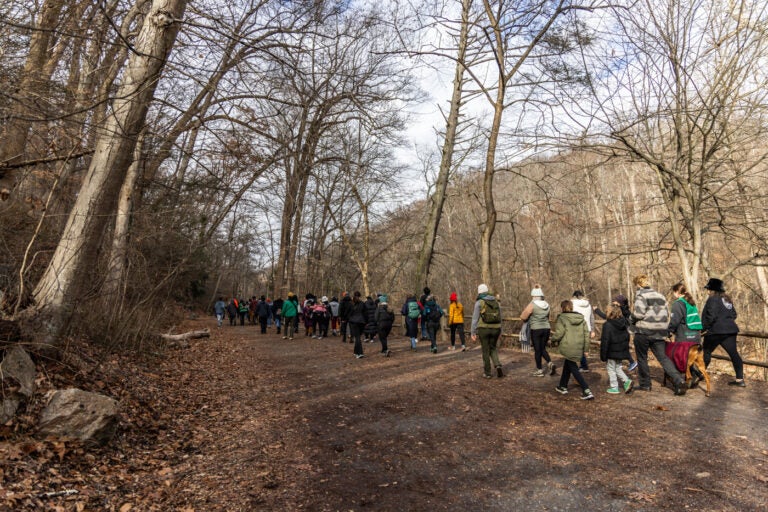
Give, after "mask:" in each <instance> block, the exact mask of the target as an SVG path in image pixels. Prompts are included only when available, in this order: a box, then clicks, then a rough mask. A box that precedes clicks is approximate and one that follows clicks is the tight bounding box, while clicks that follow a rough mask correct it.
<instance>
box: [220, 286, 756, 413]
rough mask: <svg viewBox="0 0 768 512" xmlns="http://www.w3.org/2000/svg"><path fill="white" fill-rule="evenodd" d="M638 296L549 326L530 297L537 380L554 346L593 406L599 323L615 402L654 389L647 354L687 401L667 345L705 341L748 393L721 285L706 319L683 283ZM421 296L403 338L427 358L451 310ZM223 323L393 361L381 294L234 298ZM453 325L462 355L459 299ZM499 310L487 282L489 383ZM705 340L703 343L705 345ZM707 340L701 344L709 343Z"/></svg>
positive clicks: (572, 305) (389, 312)
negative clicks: (372, 348)
mask: <svg viewBox="0 0 768 512" xmlns="http://www.w3.org/2000/svg"><path fill="white" fill-rule="evenodd" d="M633 283H634V285H635V288H636V294H635V297H634V303H633V305H632V306H631V307H630V304H629V300H628V299H627V298H626V297H625V296H623V295H621V294H618V295H616V296H614V297H613V300H612V302H611V304H610V305H609V306H608V307H607V308H606V311H602V310H600V309H599V308H597V307H593V306H592V305H591V304H590V303H589V300H588V299H587V298H586V297H585V296H584V294H583V292H581V291H580V290H576V291H575V292H574V293H573V296H572V297H571V298H570V299H568V300H563V301H562V302H561V303H560V313H559V314H558V315H557V317H556V319H555V321H554V328H553V326H552V324H551V322H550V318H551V317H552V311H551V307H550V305H549V303H548V302H547V301H546V300H545V298H544V291H543V290H542V287H541V286H539V285H536V286H534V288H533V289H532V290H531V294H530V295H531V302H530V303H528V304H527V305H526V307H525V308H524V309H523V311H522V312H521V314H520V318H521V320H522V321H523V322H524V323H523V329H522V330H521V340H527V341H528V342H529V343H530V344H531V345H532V346H533V350H534V364H535V369H534V371H533V376H534V377H544V376H546V375H549V376H555V375H556V374H557V366H556V364H555V362H554V361H553V360H552V357H551V356H550V355H549V352H548V351H547V347H548V346H553V347H557V350H558V352H559V353H560V355H561V356H562V357H563V363H562V371H561V374H560V379H559V383H558V385H557V386H556V387H555V389H556V391H557V392H558V393H561V394H567V393H568V383H569V381H570V379H571V377H573V378H574V379H575V380H576V381H577V382H578V384H579V385H580V386H581V389H582V392H581V398H582V399H584V400H591V399H594V397H595V395H594V393H593V392H592V390H591V389H590V388H589V386H588V384H587V382H586V380H585V378H584V376H583V374H584V373H586V372H589V371H590V369H589V366H588V364H587V354H588V353H589V346H590V341H591V340H592V339H594V338H596V336H597V331H596V328H595V327H596V325H595V315H597V316H599V317H601V318H603V319H604V320H605V323H604V324H603V327H602V331H601V334H600V360H601V361H602V362H604V363H605V364H606V372H607V374H608V381H609V382H608V386H609V387H608V388H607V389H606V392H607V393H609V394H620V393H622V392H623V393H626V394H629V393H632V392H633V391H634V390H640V391H650V390H651V386H652V382H651V373H650V368H649V365H648V354H649V352H650V353H652V354H653V355H654V357H656V359H657V361H658V362H659V363H660V364H661V366H662V368H663V370H664V372H665V374H666V375H668V376H669V377H670V378H671V380H672V383H673V386H674V393H675V395H684V394H685V393H686V390H687V389H688V388H689V386H690V387H694V386H696V385H697V384H698V379H699V377H700V376H701V373H700V372H699V371H698V369H696V368H694V369H693V374H694V378H693V379H692V381H691V382H686V380H685V375H684V370H683V371H682V372H681V371H680V370H679V369H678V368H677V367H676V365H675V363H674V362H673V361H672V359H670V357H668V356H667V353H666V348H667V344H668V343H676V342H682V341H686V342H696V343H702V347H703V352H704V361H705V364H706V365H707V366H708V365H709V363H710V361H711V358H712V352H713V351H714V350H715V349H716V348H717V347H718V346H722V347H723V349H724V350H725V351H726V352H727V353H728V355H729V356H730V359H731V362H732V364H733V368H734V372H735V377H736V378H735V379H734V380H733V381H731V382H729V385H731V386H738V387H745V386H746V384H745V382H744V369H743V362H742V359H741V357H740V355H739V353H738V350H737V346H736V335H737V333H738V332H739V328H738V325H737V324H736V317H737V314H736V309H735V307H734V305H733V301H732V300H731V298H730V297H729V296H728V295H727V294H726V293H725V288H724V286H723V282H722V281H721V280H719V279H715V278H712V279H709V281H708V282H707V284H706V285H705V286H704V288H705V289H706V290H708V292H709V297H708V298H707V301H706V303H705V305H704V308H703V309H702V311H701V315H699V312H698V309H697V307H696V303H695V301H694V298H693V296H692V295H691V294H690V293H689V292H688V290H687V289H686V287H685V285H684V284H682V283H677V284H675V285H674V286H673V287H672V288H671V290H670V292H671V297H672V298H673V301H672V303H671V305H670V304H669V303H668V301H667V298H666V297H665V296H664V295H663V294H662V293H660V292H658V291H656V290H655V289H653V288H652V287H651V284H650V280H649V279H648V276H646V275H644V274H641V275H638V276H637V277H635V278H634V280H633ZM423 292H424V293H423V294H422V295H421V297H419V298H417V297H416V295H415V294H409V295H408V296H407V297H406V299H405V302H403V304H402V306H401V307H400V309H399V313H400V314H401V315H402V317H403V319H404V323H405V334H406V337H408V338H409V339H410V348H411V350H412V351H416V350H417V345H418V342H419V330H420V329H421V339H422V340H423V339H426V340H429V342H430V352H431V353H435V354H436V353H437V352H438V349H437V333H438V332H439V330H440V328H441V319H442V317H443V316H445V315H446V312H445V311H444V310H443V308H442V307H441V306H440V305H439V304H438V301H437V298H436V297H435V296H434V295H433V294H432V292H431V290H430V289H429V288H428V287H425V288H424V290H423ZM214 309H215V312H216V316H217V320H218V324H219V326H221V325H222V322H223V319H224V314H225V313H227V314H229V317H230V324H231V325H236V323H237V319H238V318H239V320H240V325H245V318H246V317H247V318H249V321H250V322H251V323H254V324H255V323H256V322H258V324H259V325H260V326H261V332H262V333H265V332H266V328H267V325H268V324H269V323H272V322H274V324H275V325H276V327H277V333H278V334H280V333H281V329H283V331H282V333H283V339H293V337H294V336H295V335H296V333H297V332H298V327H299V322H300V321H302V322H303V323H304V327H305V330H304V332H305V336H312V337H313V338H317V339H322V338H325V337H327V336H328V334H329V330H330V333H331V334H332V335H340V336H341V341H342V343H347V342H348V341H349V343H352V344H354V348H353V354H354V356H355V357H356V358H357V359H360V358H363V357H365V354H364V345H363V343H364V342H369V343H373V342H374V341H375V339H376V338H378V341H379V343H380V344H381V351H380V353H381V354H382V355H384V356H389V355H390V354H391V351H390V349H389V336H390V334H391V332H392V328H393V326H394V323H395V309H394V308H393V307H392V306H391V305H390V303H389V297H388V296H387V295H386V294H381V293H377V294H376V298H375V299H374V298H373V297H371V296H368V297H366V298H365V299H363V297H362V294H361V293H360V292H359V291H355V292H353V293H352V295H350V294H349V293H347V292H344V293H342V296H341V300H338V299H337V298H336V297H333V298H331V299H330V300H329V299H328V298H327V297H326V296H323V297H321V298H320V299H318V298H317V297H316V296H315V295H313V294H307V295H306V296H305V299H304V301H303V302H302V303H301V304H300V303H299V299H298V297H296V295H295V294H293V293H289V294H288V298H287V299H286V300H285V301H283V300H282V299H277V300H275V301H269V300H268V299H265V297H264V296H262V297H261V298H260V299H256V297H252V298H251V300H250V301H246V300H241V301H238V300H237V299H232V300H231V301H230V302H229V304H227V303H225V302H224V300H223V298H220V299H219V301H217V302H216V304H215V306H214ZM447 324H448V327H449V329H450V346H449V347H448V349H449V350H456V343H457V339H458V342H459V343H460V349H461V350H462V351H465V350H467V344H466V340H465V333H464V306H463V304H462V303H461V302H460V301H459V300H458V296H457V294H456V293H455V292H454V293H452V294H451V296H450V305H449V307H448V312H447ZM501 324H502V316H501V307H500V304H499V301H498V300H497V298H496V297H495V296H494V295H493V294H492V293H491V291H490V289H489V287H488V286H487V285H486V284H480V285H479V286H478V287H477V296H476V297H475V300H474V305H473V308H472V320H471V324H470V325H471V327H470V337H471V339H472V341H475V342H477V341H479V343H480V346H481V348H482V358H483V378H486V379H490V378H493V376H494V375H495V376H496V377H503V376H504V371H503V365H502V364H501V361H500V360H499V354H498V344H499V339H500V336H501V327H502V325H501ZM702 334H705V336H703V337H702ZM631 337H632V338H633V342H634V355H635V358H636V360H635V359H633V357H632V353H631V352H630V338H631ZM702 340H703V341H702ZM624 361H627V362H628V369H627V371H628V372H630V373H631V372H633V371H634V370H635V369H637V374H638V382H637V384H635V383H634V381H633V380H632V378H631V377H630V376H629V375H628V374H627V372H625V371H624V366H623V364H624Z"/></svg>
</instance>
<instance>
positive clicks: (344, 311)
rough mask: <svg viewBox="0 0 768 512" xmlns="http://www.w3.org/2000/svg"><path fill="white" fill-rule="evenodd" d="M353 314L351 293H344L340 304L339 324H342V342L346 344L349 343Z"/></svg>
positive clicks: (350, 340)
mask: <svg viewBox="0 0 768 512" xmlns="http://www.w3.org/2000/svg"><path fill="white" fill-rule="evenodd" d="M350 313H352V297H350V296H349V293H347V292H342V294H341V302H340V303H339V322H340V327H339V329H340V331H341V342H342V343H346V342H347V334H349V333H348V331H349V314H350ZM349 342H350V343H352V338H351V337H350V339H349Z"/></svg>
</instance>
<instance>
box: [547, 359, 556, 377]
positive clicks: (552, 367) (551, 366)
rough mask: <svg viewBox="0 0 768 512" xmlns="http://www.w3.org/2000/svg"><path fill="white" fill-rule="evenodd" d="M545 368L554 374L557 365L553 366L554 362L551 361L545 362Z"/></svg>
mask: <svg viewBox="0 0 768 512" xmlns="http://www.w3.org/2000/svg"><path fill="white" fill-rule="evenodd" d="M547 368H548V369H549V374H550V375H554V374H556V373H557V366H555V363H553V362H552V361H550V362H548V363H547Z"/></svg>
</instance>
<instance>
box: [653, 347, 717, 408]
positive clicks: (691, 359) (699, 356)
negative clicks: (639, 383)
mask: <svg viewBox="0 0 768 512" xmlns="http://www.w3.org/2000/svg"><path fill="white" fill-rule="evenodd" d="M678 343H680V344H686V345H688V344H689V343H690V344H689V346H688V354H687V357H686V362H685V385H686V387H693V386H692V385H691V382H692V380H693V377H692V376H691V367H692V366H693V365H696V368H697V370H698V371H699V373H700V374H701V375H702V376H703V377H704V380H705V381H706V383H707V391H706V393H705V396H709V391H710V383H709V374H708V373H707V367H706V365H705V364H704V349H703V348H702V346H701V345H699V344H698V343H693V342H678ZM674 345H676V344H675V343H668V344H667V347H666V348H667V350H666V353H667V357H669V358H670V359H672V361H673V362H675V365H676V366H678V370H680V368H679V365H677V361H675V358H674V353H673V351H674V349H675V347H674ZM680 349H684V346H681V347H680ZM681 371H682V370H681ZM667 378H670V377H669V375H667V374H666V372H665V373H664V383H663V385H664V386H666V385H667ZM670 380H671V378H670ZM694 384H698V381H697V382H695V383H694Z"/></svg>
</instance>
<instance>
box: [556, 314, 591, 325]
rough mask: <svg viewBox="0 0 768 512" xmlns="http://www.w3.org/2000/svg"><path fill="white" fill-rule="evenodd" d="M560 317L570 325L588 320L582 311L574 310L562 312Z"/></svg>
mask: <svg viewBox="0 0 768 512" xmlns="http://www.w3.org/2000/svg"><path fill="white" fill-rule="evenodd" d="M560 317H561V318H562V319H563V321H564V322H565V323H567V324H569V325H581V324H583V323H585V322H586V320H585V319H584V315H582V314H580V313H576V312H574V311H568V312H565V313H560Z"/></svg>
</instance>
